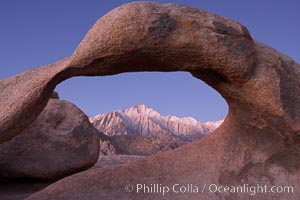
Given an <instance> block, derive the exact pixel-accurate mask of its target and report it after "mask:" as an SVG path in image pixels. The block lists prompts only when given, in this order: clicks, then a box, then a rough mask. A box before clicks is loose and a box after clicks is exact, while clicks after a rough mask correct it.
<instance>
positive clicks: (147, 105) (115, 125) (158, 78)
mask: <svg viewBox="0 0 300 200" xmlns="http://www.w3.org/2000/svg"><path fill="white" fill-rule="evenodd" d="M87 88H88V89H87ZM56 91H57V92H58V93H59V96H60V98H61V99H64V100H68V101H70V102H72V103H74V104H75V105H77V106H78V107H80V108H81V109H82V110H83V111H84V112H85V113H86V114H87V115H88V116H89V117H90V121H91V123H92V124H93V125H94V127H95V128H96V129H97V130H98V131H100V132H101V133H103V134H104V135H105V136H108V137H102V138H101V139H102V140H105V141H108V142H109V144H108V143H107V142H103V141H102V142H101V146H102V147H101V152H100V153H103V154H106V155H110V154H114V153H115V154H123V155H150V154H154V153H157V152H160V151H166V150H171V149H175V148H177V147H179V146H182V145H184V144H187V143H190V142H192V141H195V140H198V139H200V138H203V137H205V136H206V135H208V134H210V133H211V132H213V131H214V130H215V129H216V128H217V127H219V126H220V125H221V124H222V122H223V119H224V118H225V117H226V114H227V111H228V106H227V104H226V101H225V100H224V99H223V98H222V97H221V95H220V94H219V93H218V92H217V91H216V90H214V89H212V88H211V87H209V86H208V85H207V84H206V83H204V82H202V81H199V79H196V78H194V77H192V75H191V74H189V73H186V72H168V73H163V72H139V73H124V74H119V75H114V76H104V77H101V78H99V77H95V78H90V77H88V78H87V77H77V78H72V79H69V80H67V81H64V82H63V83H61V84H59V85H58V86H57V88H56ZM78 94H81V95H78ZM108 145H110V147H108ZM112 148H114V149H112Z"/></svg>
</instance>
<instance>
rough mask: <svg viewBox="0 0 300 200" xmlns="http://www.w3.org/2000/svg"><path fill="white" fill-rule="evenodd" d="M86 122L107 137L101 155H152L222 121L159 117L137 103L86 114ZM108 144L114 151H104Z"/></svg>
mask: <svg viewBox="0 0 300 200" xmlns="http://www.w3.org/2000/svg"><path fill="white" fill-rule="evenodd" d="M90 122H91V123H92V124H93V125H94V127H95V128H96V129H97V130H98V131H99V132H101V133H103V134H105V135H106V136H107V137H103V140H102V141H101V142H102V143H101V149H102V152H103V153H104V154H105V155H111V154H123V155H152V154H155V153H158V152H162V151H168V150H172V149H175V148H178V147H180V146H182V145H185V144H188V143H189V142H192V141H194V140H197V139H200V138H202V137H204V136H205V135H207V134H209V133H211V132H212V131H214V130H215V129H216V128H217V127H219V126H220V125H221V124H222V122H223V120H220V121H217V122H205V123H203V122H198V121H197V120H196V119H194V118H192V117H184V118H178V117H176V116H162V115H161V114H160V113H159V112H157V111H155V110H154V109H152V108H148V107H146V106H145V105H143V104H141V105H136V106H133V107H130V108H128V109H123V110H117V111H114V112H111V113H107V114H99V115H96V116H94V117H90ZM109 147H114V149H115V150H114V151H111V150H106V149H109ZM105 152H107V153H105Z"/></svg>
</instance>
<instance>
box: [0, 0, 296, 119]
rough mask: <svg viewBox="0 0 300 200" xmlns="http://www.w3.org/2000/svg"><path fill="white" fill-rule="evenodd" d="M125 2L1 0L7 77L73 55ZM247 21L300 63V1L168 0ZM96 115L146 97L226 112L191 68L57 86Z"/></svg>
mask: <svg viewBox="0 0 300 200" xmlns="http://www.w3.org/2000/svg"><path fill="white" fill-rule="evenodd" d="M126 2H130V1H125V0H122V1H121V0H87V1H84V0H51V1H50V0H49V1H40V0H26V1H21V0H1V1H0V79H4V78H7V77H9V76H12V75H15V74H18V73H20V72H23V71H25V70H28V69H32V68H36V67H38V66H41V65H46V64H50V63H53V62H55V61H57V60H59V59H62V58H64V57H67V56H70V55H71V54H72V52H73V51H74V49H75V48H76V46H77V45H78V43H79V42H80V41H81V40H82V38H83V37H84V35H85V34H86V32H87V31H88V29H89V28H90V27H91V26H92V25H93V24H94V22H95V21H96V20H97V19H98V18H99V17H101V16H102V15H104V14H105V13H107V12H108V11H109V10H111V9H112V8H115V7H117V6H119V5H121V4H123V3H126ZM158 2H162V3H179V4H183V5H188V6H192V7H196V8H201V9H204V10H207V11H210V12H213V13H216V14H218V15H221V16H224V17H227V18H231V19H234V20H236V21H239V22H241V23H242V24H244V25H246V26H247V27H248V29H249V31H250V33H251V34H252V36H253V38H254V39H256V40H258V41H261V42H263V43H265V44H268V45H270V46H272V47H274V48H276V49H277V50H279V51H281V52H283V53H284V54H287V55H289V56H290V57H292V58H293V59H294V60H296V61H297V62H298V63H299V62H300V51H299V47H300V39H299V37H300V36H299V33H300V20H299V19H300V12H299V9H300V3H299V2H300V1H298V0H277V1H272V0H251V1H250V0H248V1H240V0H226V1H220V0H190V1H188V0H176V1H172V0H168V1H158ZM56 90H57V91H58V92H59V94H60V96H61V98H62V99H66V100H69V101H71V102H73V103H75V104H76V105H77V106H79V107H80V108H81V109H82V110H83V111H84V112H85V113H87V114H88V115H90V116H92V115H95V114H97V113H107V112H110V111H112V110H115V109H121V108H127V107H130V106H132V105H136V104H141V103H144V104H146V105H147V106H149V107H152V108H155V109H156V110H158V111H159V112H161V113H162V114H164V115H167V114H169V115H177V116H179V117H183V116H192V117H195V118H196V119H198V120H201V121H208V120H211V121H212V120H219V119H222V118H224V117H225V116H226V113H227V104H226V102H225V101H224V100H223V98H222V97H221V96H220V95H219V94H218V93H216V92H215V91H214V90H213V89H211V88H210V87H208V86H207V85H206V84H204V83H203V82H201V81H199V80H196V79H195V78H192V77H191V76H190V75H189V74H187V73H131V74H122V75H116V76H110V77H92V78H91V77H78V78H72V79H70V80H67V81H65V82H63V83H62V84H60V85H59V86H58V87H57V89H56Z"/></svg>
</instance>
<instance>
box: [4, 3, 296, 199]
mask: <svg viewBox="0 0 300 200" xmlns="http://www.w3.org/2000/svg"><path fill="white" fill-rule="evenodd" d="M138 71H163V72H168V71H187V72H190V73H191V74H193V76H194V77H196V78H199V79H201V80H203V81H205V82H206V83H207V84H209V85H210V86H212V87H213V88H214V89H216V90H217V91H218V92H219V93H220V94H221V95H222V96H223V97H224V98H225V99H226V101H227V103H228V105H229V112H228V115H227V117H226V119H225V121H224V123H223V124H222V125H221V127H220V128H218V129H217V130H216V131H215V132H214V133H213V134H211V135H209V136H207V137H205V138H203V139H201V140H199V141H197V142H194V143H191V144H188V145H185V146H183V147H181V148H178V149H176V150H174V151H169V152H165V153H161V154H156V155H155V156H150V157H146V158H141V159H138V160H136V161H134V162H130V163H127V164H124V165H119V166H117V167H109V168H100V169H93V170H88V171H86V172H82V173H79V174H76V175H73V176H70V177H68V178H65V179H63V180H61V181H59V182H57V183H55V184H53V185H51V186H49V187H47V188H46V189H44V190H42V191H41V192H38V193H36V194H34V195H32V196H31V197H30V198H29V199H39V200H40V199H56V200H57V199H189V200H190V199H199V198H201V199H245V200H246V199H252V198H253V196H251V195H249V194H246V193H210V192H208V191H207V190H205V191H204V192H203V193H201V192H200V193H197V194H195V193H184V194H182V193H179V194H178V193H167V194H165V196H162V195H161V194H149V193H136V192H134V191H133V192H130V193H128V192H126V191H125V190H124V187H125V186H126V185H127V184H133V185H134V184H136V183H143V184H151V183H152V184H153V183H161V184H163V185H173V184H175V183H179V184H183V185H186V184H188V183H189V184H195V185H197V186H199V187H200V188H201V189H202V187H203V185H204V184H210V183H216V184H219V185H223V186H226V185H229V186H231V185H242V184H249V185H252V184H254V185H256V184H261V185H264V184H266V185H267V186H272V185H276V186H294V193H290V194H288V193H259V194H256V195H255V199H292V200H296V199H298V197H299V196H300V190H299V188H297V186H299V184H300V180H299V177H300V173H299V169H300V159H299V158H300V146H299V141H300V137H299V135H300V123H299V122H300V84H299V82H300V81H299V80H300V66H299V64H297V63H296V62H294V61H293V60H292V59H291V58H289V57H287V56H285V55H282V54H281V53H279V52H277V51H276V50H274V49H272V48H270V47H268V46H266V45H264V44H261V43H259V42H256V41H254V40H253V39H252V38H251V36H250V34H249V32H248V31H247V29H246V28H245V27H244V26H242V25H241V24H239V23H237V22H234V21H232V20H229V19H225V18H222V17H219V16H216V15H213V14H210V13H208V12H205V11H201V10H197V9H193V8H188V7H185V6H180V5H175V4H164V5H161V4H158V3H150V2H138V3H137V2H136V3H130V4H126V5H123V6H121V7H119V8H116V9H114V10H112V11H111V12H110V13H108V14H107V15H105V16H104V17H102V18H101V19H99V20H98V21H97V22H96V24H95V25H94V26H93V27H92V29H91V30H90V31H89V32H88V33H87V35H86V37H85V38H84V39H83V41H82V42H81V43H80V45H79V46H78V48H77V49H76V50H75V52H74V54H73V55H72V56H71V57H69V58H66V59H64V60H62V61H59V62H57V63H55V64H52V65H49V66H44V67H41V68H37V69H34V70H31V71H28V72H24V73H23V74H20V75H18V76H15V77H12V78H9V79H6V80H2V81H1V82H0V91H1V92H0V103H1V104H0V107H1V111H2V112H1V114H0V140H1V141H2V142H4V141H7V140H9V139H11V138H12V137H14V136H15V135H17V134H19V133H20V131H21V130H23V129H24V128H25V127H27V126H28V125H29V124H30V123H32V122H33V121H34V119H35V118H36V117H37V115H38V114H39V113H40V112H41V111H42V109H43V108H44V107H45V105H46V103H47V100H48V98H49V97H50V95H51V93H52V91H53V89H54V87H55V85H56V84H58V83H60V82H61V81H63V80H65V79H67V78H69V77H72V76H79V75H85V76H96V75H97V76H104V75H113V74H118V73H122V72H138ZM201 189H200V190H201Z"/></svg>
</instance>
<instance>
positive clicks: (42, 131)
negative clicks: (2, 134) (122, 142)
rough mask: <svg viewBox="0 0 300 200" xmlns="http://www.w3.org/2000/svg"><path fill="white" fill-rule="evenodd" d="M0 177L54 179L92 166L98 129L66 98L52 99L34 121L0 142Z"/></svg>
mask: <svg viewBox="0 0 300 200" xmlns="http://www.w3.org/2000/svg"><path fill="white" fill-rule="evenodd" d="M0 152H1V153H0V180H9V179H16V178H36V179H44V180H54V179H58V178H62V177H64V176H68V175H70V174H73V173H75V172H78V171H82V170H84V169H87V168H89V167H91V166H93V165H94V164H95V163H96V161H97V159H98V155H99V136H98V131H97V130H96V129H95V128H94V127H93V126H92V125H91V124H90V123H89V120H88V117H87V116H86V115H85V114H84V113H83V112H82V111H81V110H79V109H78V108H77V107H76V106H74V105H73V104H71V103H68V102H66V101H62V100H57V99H50V100H49V102H48V104H47V106H46V107H45V109H44V110H43V112H42V113H41V114H40V115H39V116H38V118H37V119H36V120H35V122H34V123H33V124H31V125H30V126H29V127H27V128H26V129H25V130H24V131H23V132H22V133H21V134H20V135H18V136H16V137H15V138H13V139H12V140H10V141H7V142H5V143H3V144H1V145H0Z"/></svg>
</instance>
